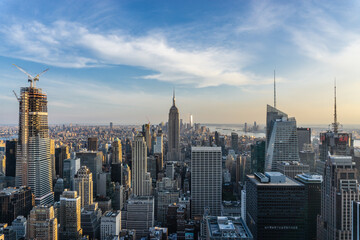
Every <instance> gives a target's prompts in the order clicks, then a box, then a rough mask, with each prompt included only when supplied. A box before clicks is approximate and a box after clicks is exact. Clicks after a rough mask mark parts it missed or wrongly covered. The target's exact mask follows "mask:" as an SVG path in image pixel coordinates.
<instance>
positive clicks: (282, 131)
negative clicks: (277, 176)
mask: <svg viewBox="0 0 360 240" xmlns="http://www.w3.org/2000/svg"><path fill="white" fill-rule="evenodd" d="M267 123H268V125H267V129H266V131H267V138H266V141H267V146H266V148H267V149H266V159H265V170H266V171H276V164H277V162H278V161H299V160H300V158H299V150H298V139H297V132H296V120H295V118H287V114H285V113H283V112H280V111H279V110H277V109H276V108H273V107H271V106H269V105H268V106H267ZM268 130H271V131H270V132H268Z"/></svg>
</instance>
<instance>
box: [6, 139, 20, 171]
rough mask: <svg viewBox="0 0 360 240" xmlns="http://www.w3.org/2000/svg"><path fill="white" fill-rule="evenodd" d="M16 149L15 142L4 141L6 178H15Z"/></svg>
mask: <svg viewBox="0 0 360 240" xmlns="http://www.w3.org/2000/svg"><path fill="white" fill-rule="evenodd" d="M16 147H17V140H7V141H6V150H5V154H6V155H5V156H6V167H5V171H6V173H5V175H6V176H8V177H15V169H16Z"/></svg>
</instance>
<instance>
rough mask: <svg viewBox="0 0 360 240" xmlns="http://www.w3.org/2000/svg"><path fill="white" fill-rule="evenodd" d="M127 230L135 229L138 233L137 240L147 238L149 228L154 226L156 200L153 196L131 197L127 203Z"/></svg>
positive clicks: (125, 212) (125, 217)
mask: <svg viewBox="0 0 360 240" xmlns="http://www.w3.org/2000/svg"><path fill="white" fill-rule="evenodd" d="M123 213H124V214H126V216H124V219H125V220H126V224H124V225H125V228H126V229H133V230H135V232H136V239H140V238H141V237H146V236H147V235H148V233H149V228H150V227H153V226H154V222H155V220H154V198H153V197H152V196H141V197H131V198H129V200H128V201H127V204H126V210H125V211H122V212H121V214H123Z"/></svg>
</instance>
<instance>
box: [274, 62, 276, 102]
mask: <svg viewBox="0 0 360 240" xmlns="http://www.w3.org/2000/svg"><path fill="white" fill-rule="evenodd" d="M274 108H276V81H275V69H274Z"/></svg>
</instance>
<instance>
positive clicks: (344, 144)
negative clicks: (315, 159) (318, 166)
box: [319, 131, 353, 162]
mask: <svg viewBox="0 0 360 240" xmlns="http://www.w3.org/2000/svg"><path fill="white" fill-rule="evenodd" d="M352 148H353V140H352V134H351V133H339V132H334V131H328V132H324V133H320V145H319V151H320V161H323V162H325V161H326V159H327V156H328V153H329V152H330V154H331V155H341V156H350V155H351V150H352Z"/></svg>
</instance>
